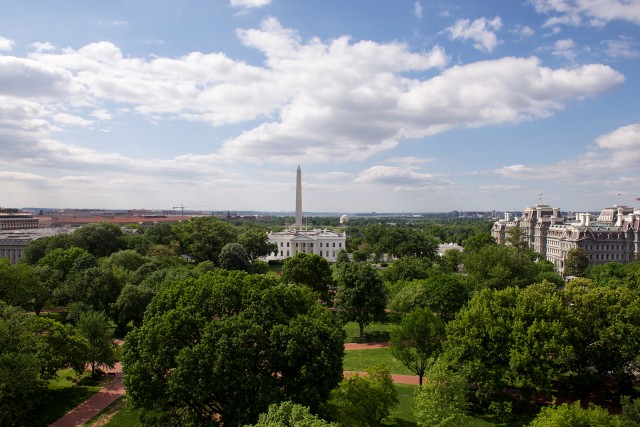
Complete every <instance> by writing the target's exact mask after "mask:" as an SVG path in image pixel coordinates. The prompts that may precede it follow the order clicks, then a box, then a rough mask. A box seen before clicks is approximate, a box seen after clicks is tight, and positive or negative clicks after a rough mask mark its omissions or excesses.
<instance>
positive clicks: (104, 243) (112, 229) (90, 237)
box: [72, 221, 125, 258]
mask: <svg viewBox="0 0 640 427" xmlns="http://www.w3.org/2000/svg"><path fill="white" fill-rule="evenodd" d="M72 239H73V241H74V242H76V245H75V246H79V247H81V248H84V249H86V250H87V251H89V253H90V254H91V255H93V256H95V257H98V258H99V257H105V256H109V255H111V254H112V253H114V252H117V251H119V250H121V249H124V247H125V241H124V239H123V237H122V230H121V229H120V227H118V226H117V225H115V224H110V223H108V222H104V221H103V222H97V223H94V224H87V225H84V226H82V227H81V228H80V229H79V230H78V231H76V232H75V233H73V234H72Z"/></svg>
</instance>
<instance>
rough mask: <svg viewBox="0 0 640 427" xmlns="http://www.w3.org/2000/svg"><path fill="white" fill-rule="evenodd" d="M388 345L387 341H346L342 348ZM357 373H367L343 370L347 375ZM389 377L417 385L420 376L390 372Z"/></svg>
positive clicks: (355, 348) (368, 348) (402, 382)
mask: <svg viewBox="0 0 640 427" xmlns="http://www.w3.org/2000/svg"><path fill="white" fill-rule="evenodd" d="M388 347H389V343H388V342H365V343H354V342H351V343H346V344H345V345H344V349H345V350H346V351H352V350H356V351H357V350H373V349H376V348H388ZM356 373H357V374H359V375H360V376H362V375H367V372H353V371H344V375H345V376H349V375H354V374H356ZM391 379H392V380H393V382H394V383H397V384H412V385H419V384H420V378H419V377H418V376H417V375H395V374H391Z"/></svg>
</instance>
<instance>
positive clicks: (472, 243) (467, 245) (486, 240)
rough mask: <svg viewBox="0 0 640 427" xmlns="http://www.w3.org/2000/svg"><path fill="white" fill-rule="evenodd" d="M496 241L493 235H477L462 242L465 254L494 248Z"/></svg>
mask: <svg viewBox="0 0 640 427" xmlns="http://www.w3.org/2000/svg"><path fill="white" fill-rule="evenodd" d="M494 245H496V241H495V240H493V237H491V233H476V234H474V235H473V236H470V237H469V238H467V239H466V240H464V241H463V242H462V247H463V248H464V251H465V253H468V252H476V251H479V250H480V249H482V248H484V247H485V246H494Z"/></svg>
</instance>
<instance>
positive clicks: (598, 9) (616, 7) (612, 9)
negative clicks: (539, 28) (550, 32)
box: [529, 0, 640, 26]
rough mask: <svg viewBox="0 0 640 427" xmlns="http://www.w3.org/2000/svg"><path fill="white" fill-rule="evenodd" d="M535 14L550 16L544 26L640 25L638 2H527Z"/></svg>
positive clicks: (604, 0)
mask: <svg viewBox="0 0 640 427" xmlns="http://www.w3.org/2000/svg"><path fill="white" fill-rule="evenodd" d="M529 1H530V2H531V3H532V4H533V6H534V8H535V10H536V12H538V13H544V14H548V15H550V18H549V19H548V20H547V22H546V23H545V26H554V25H558V24H565V25H574V26H577V25H583V24H587V25H591V26H602V25H605V24H606V23H607V22H610V21H613V20H622V21H627V22H631V23H633V24H636V25H640V0H529Z"/></svg>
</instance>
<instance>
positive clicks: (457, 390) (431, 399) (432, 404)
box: [414, 363, 468, 427]
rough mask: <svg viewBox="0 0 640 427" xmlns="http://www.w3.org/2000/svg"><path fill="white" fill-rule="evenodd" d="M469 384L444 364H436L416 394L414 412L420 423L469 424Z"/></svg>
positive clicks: (427, 426) (431, 426)
mask: <svg viewBox="0 0 640 427" xmlns="http://www.w3.org/2000/svg"><path fill="white" fill-rule="evenodd" d="M467 389H468V384H467V382H466V381H465V380H464V378H463V377H462V376H461V375H460V374H458V373H455V372H453V371H451V370H449V369H447V368H446V366H445V365H444V364H442V363H436V364H435V365H433V366H432V367H431V368H430V369H429V371H427V374H426V376H425V383H424V385H422V386H421V387H420V389H419V390H418V392H417V393H416V397H415V407H414V415H415V417H416V420H417V422H418V425H419V426H425V427H457V426H460V425H465V424H466V420H467V415H466V411H465V406H466V394H467Z"/></svg>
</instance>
